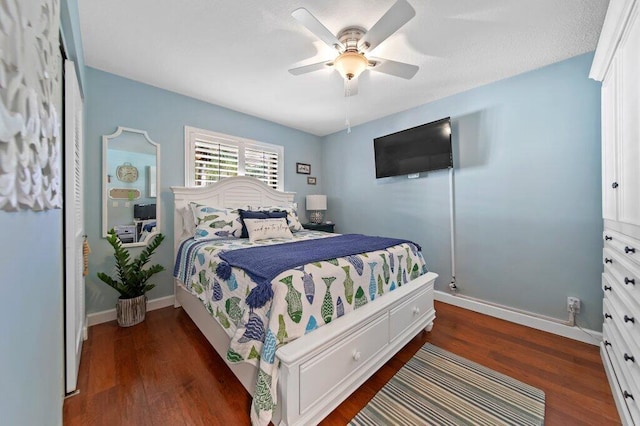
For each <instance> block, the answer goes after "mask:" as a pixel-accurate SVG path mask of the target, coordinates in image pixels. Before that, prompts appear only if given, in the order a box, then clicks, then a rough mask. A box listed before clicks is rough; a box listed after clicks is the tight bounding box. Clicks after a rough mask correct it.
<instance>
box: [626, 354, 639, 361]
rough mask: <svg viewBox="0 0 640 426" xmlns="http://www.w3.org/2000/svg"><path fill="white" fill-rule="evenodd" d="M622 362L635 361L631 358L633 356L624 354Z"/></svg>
mask: <svg viewBox="0 0 640 426" xmlns="http://www.w3.org/2000/svg"><path fill="white" fill-rule="evenodd" d="M624 360H625V361H631V362H636V359H635V358H634V357H633V355H627V354H624Z"/></svg>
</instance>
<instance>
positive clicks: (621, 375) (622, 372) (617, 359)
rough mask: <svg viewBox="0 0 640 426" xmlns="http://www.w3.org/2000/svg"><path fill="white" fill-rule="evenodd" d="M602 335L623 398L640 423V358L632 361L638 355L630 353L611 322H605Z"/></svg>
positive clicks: (634, 418)
mask: <svg viewBox="0 0 640 426" xmlns="http://www.w3.org/2000/svg"><path fill="white" fill-rule="evenodd" d="M602 336H603V341H604V345H605V349H606V353H607V356H608V357H609V360H610V361H611V365H613V369H614V371H615V375H616V379H617V382H618V387H619V392H620V396H621V400H623V401H624V403H625V404H626V406H627V408H628V409H629V412H630V413H631V417H632V418H633V420H634V422H635V423H636V424H640V404H639V400H640V387H639V385H640V369H639V368H638V360H635V362H632V361H631V360H630V359H629V358H630V356H634V357H636V358H637V356H635V355H631V354H629V351H628V349H627V348H626V347H625V346H624V342H623V341H622V337H621V336H620V335H619V334H618V332H617V330H616V329H615V327H612V326H611V325H610V324H606V323H605V324H604V326H603V327H602ZM625 355H626V357H625Z"/></svg>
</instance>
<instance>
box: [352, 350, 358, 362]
mask: <svg viewBox="0 0 640 426" xmlns="http://www.w3.org/2000/svg"><path fill="white" fill-rule="evenodd" d="M353 360H354V361H359V360H360V351H353Z"/></svg>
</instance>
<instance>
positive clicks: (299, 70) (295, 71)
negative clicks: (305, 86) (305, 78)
mask: <svg viewBox="0 0 640 426" xmlns="http://www.w3.org/2000/svg"><path fill="white" fill-rule="evenodd" d="M332 64H333V62H332V61H324V62H318V63H315V64H311V65H304V66H302V67H297V68H291V69H290V70H289V72H290V73H291V74H293V75H300V74H306V73H308V72H314V71H319V70H322V69H325V68H329V67H331V65H332Z"/></svg>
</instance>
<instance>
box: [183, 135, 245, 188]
mask: <svg viewBox="0 0 640 426" xmlns="http://www.w3.org/2000/svg"><path fill="white" fill-rule="evenodd" d="M194 154H195V162H194V172H195V179H194V182H195V186H206V185H208V184H210V183H212V182H217V181H219V180H220V179H224V178H226V177H229V176H237V175H238V164H239V152H238V148H237V147H236V146H233V145H231V144H228V143H224V141H223V140H216V139H212V138H203V137H198V138H196V140H195V152H194Z"/></svg>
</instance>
